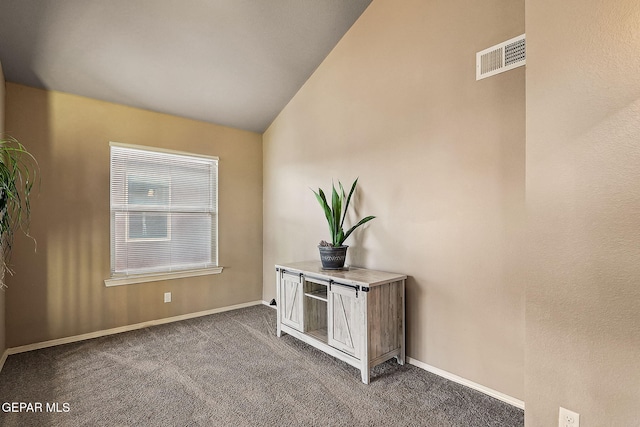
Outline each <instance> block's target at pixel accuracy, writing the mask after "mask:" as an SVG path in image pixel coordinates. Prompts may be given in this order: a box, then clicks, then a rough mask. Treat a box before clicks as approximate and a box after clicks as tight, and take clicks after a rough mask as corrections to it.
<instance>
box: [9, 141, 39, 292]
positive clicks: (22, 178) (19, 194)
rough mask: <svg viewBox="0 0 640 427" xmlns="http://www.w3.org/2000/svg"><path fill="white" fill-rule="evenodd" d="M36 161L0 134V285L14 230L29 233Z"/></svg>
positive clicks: (24, 150) (25, 150)
mask: <svg viewBox="0 0 640 427" xmlns="http://www.w3.org/2000/svg"><path fill="white" fill-rule="evenodd" d="M37 170H38V162H37V161H36V159H35V158H34V157H33V155H31V153H29V152H28V151H27V149H26V148H25V147H24V146H23V145H22V144H21V143H20V142H18V140H16V139H15V138H13V137H10V136H7V137H3V138H0V240H1V241H2V244H1V246H2V254H1V255H0V258H1V263H0V269H1V271H0V289H3V288H4V287H5V284H4V272H5V271H8V272H9V273H11V270H10V269H9V268H8V266H7V263H8V261H9V258H10V255H11V248H12V247H13V236H14V234H15V232H16V231H18V230H20V231H22V232H23V233H24V234H25V235H26V236H28V237H31V236H30V235H29V218H30V216H31V203H30V196H31V190H32V189H33V183H34V181H35V180H36V176H37Z"/></svg>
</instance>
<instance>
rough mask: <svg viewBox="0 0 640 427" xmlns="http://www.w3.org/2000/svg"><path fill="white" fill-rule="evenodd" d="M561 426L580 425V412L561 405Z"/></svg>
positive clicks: (559, 420) (559, 424) (578, 426)
mask: <svg viewBox="0 0 640 427" xmlns="http://www.w3.org/2000/svg"><path fill="white" fill-rule="evenodd" d="M558 426H559V427H580V414H578V413H576V412H573V411H570V410H568V409H565V408H563V407H562V406H561V407H560V418H559V419H558Z"/></svg>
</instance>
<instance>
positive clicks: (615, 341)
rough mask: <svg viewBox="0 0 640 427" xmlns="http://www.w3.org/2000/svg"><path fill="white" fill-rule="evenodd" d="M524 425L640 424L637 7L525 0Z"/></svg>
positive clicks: (628, 0)
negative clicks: (567, 418) (575, 419)
mask: <svg viewBox="0 0 640 427" xmlns="http://www.w3.org/2000/svg"><path fill="white" fill-rule="evenodd" d="M526 16H527V18H526V26H527V212H528V214H529V218H530V232H531V235H530V239H529V249H530V256H529V260H530V271H531V273H532V274H531V277H530V278H529V280H528V285H527V291H526V361H527V363H526V369H525V372H526V374H525V375H526V376H525V383H526V391H525V397H526V405H527V410H526V424H527V426H551V425H557V419H558V407H559V406H564V407H567V408H569V409H571V410H573V411H576V412H578V413H580V416H581V418H580V426H582V427H590V426H637V425H639V423H640V405H638V403H639V402H640V387H639V385H640V284H639V283H638V277H640V262H639V260H640V245H639V244H638V242H640V211H639V210H638V209H639V207H640V167H639V165H640V148H639V147H640V73H639V70H640V27H639V26H638V23H639V22H640V3H639V2H638V1H637V0H619V1H615V2H612V1H606V0H586V1H585V0H569V1H561V2H558V1H555V0H539V1H528V2H527V7H526Z"/></svg>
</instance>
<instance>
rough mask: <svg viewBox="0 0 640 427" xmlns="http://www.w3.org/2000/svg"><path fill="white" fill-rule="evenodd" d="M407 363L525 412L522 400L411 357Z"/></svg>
mask: <svg viewBox="0 0 640 427" xmlns="http://www.w3.org/2000/svg"><path fill="white" fill-rule="evenodd" d="M407 362H409V363H410V364H412V365H414V366H417V367H418V368H421V369H424V370H425V371H428V372H431V373H432V374H436V375H438V376H440V377H443V378H446V379H448V380H450V381H453V382H455V383H458V384H462V385H463V386H466V387H469V388H472V389H474V390H478V391H480V392H482V393H484V394H486V395H489V396H491V397H493V398H496V399H498V400H501V401H503V402H505V403H508V404H509V405H512V406H515V407H516V408H520V409H522V410H524V402H523V401H522V400H520V399H516V398H515V397H511V396H509V395H506V394H504V393H501V392H499V391H496V390H493V389H491V388H489V387H485V386H483V385H482V384H478V383H474V382H473V381H469V380H468V379H466V378H462V377H459V376H457V375H455V374H452V373H451V372H447V371H444V370H442V369H440V368H436V367H435V366H431V365H428V364H426V363H424V362H421V361H419V360H416V359H413V358H411V357H407Z"/></svg>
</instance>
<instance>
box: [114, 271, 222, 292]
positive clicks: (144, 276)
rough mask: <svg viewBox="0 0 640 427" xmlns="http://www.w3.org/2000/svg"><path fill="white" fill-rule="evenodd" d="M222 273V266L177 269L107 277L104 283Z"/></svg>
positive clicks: (135, 281) (151, 280)
mask: <svg viewBox="0 0 640 427" xmlns="http://www.w3.org/2000/svg"><path fill="white" fill-rule="evenodd" d="M220 273H222V267H212V268H203V269H200V270H185V271H175V272H171V273H153V274H139V275H136V276H126V277H116V278H111V279H105V281H104V285H105V286H107V287H110V286H121V285H133V284H135V283H146V282H158V281H161V280H171V279H182V278H185V277H195V276H206V275H209V274H220Z"/></svg>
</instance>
